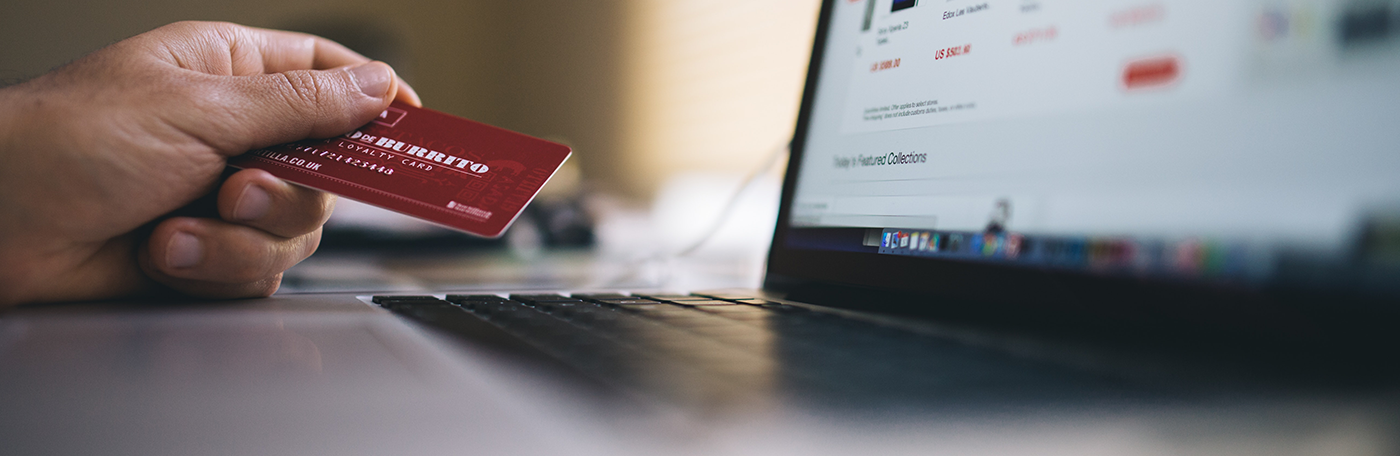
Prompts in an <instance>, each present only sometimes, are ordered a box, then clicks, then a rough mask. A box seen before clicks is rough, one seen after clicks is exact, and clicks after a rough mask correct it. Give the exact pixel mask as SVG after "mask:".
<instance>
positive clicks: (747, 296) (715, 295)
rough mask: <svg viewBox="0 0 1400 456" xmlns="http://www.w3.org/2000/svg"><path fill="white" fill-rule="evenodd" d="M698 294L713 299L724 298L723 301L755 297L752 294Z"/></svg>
mask: <svg viewBox="0 0 1400 456" xmlns="http://www.w3.org/2000/svg"><path fill="white" fill-rule="evenodd" d="M699 295H700V296H709V297H711V298H713V299H721V300H725V301H739V300H743V299H755V298H754V297H753V296H749V295H730V294H705V293H699Z"/></svg>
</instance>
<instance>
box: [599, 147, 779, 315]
mask: <svg viewBox="0 0 1400 456" xmlns="http://www.w3.org/2000/svg"><path fill="white" fill-rule="evenodd" d="M789 146H790V144H788V143H783V144H779V145H778V146H777V147H774V148H773V149H772V151H771V152H769V153H768V156H767V157H764V159H763V161H762V162H761V163H759V165H758V167H757V168H754V169H753V170H752V171H750V172H749V174H748V176H745V177H744V180H743V181H741V182H740V183H739V188H738V189H736V190H734V194H732V195H730V197H729V201H728V202H726V203H725V204H724V208H723V209H720V212H719V214H717V215H715V218H714V220H713V221H712V222H711V223H710V225H709V226H708V227H706V228H705V231H703V232H701V234H700V236H699V237H698V238H696V239H695V240H694V241H692V242H691V243H690V244H687V245H686V246H685V247H683V248H681V249H679V250H676V251H674V252H671V253H665V252H655V253H652V254H649V255H645V256H643V257H641V258H637V259H634V260H631V261H627V262H626V263H625V264H624V266H622V268H623V272H622V274H621V275H619V276H618V277H615V278H613V279H610V280H604V281H602V284H600V285H596V287H597V288H613V287H614V286H618V285H623V283H622V282H623V281H625V280H628V279H630V278H633V277H637V276H638V275H639V273H640V272H642V270H643V269H644V267H645V266H647V265H648V264H650V263H653V262H660V263H661V264H663V265H665V267H663V268H660V270H659V272H661V277H658V278H655V280H651V281H648V282H650V283H652V284H653V285H656V284H661V283H666V282H667V281H668V278H669V276H670V269H671V268H670V263H671V261H672V260H675V259H677V258H682V257H686V256H689V255H690V254H692V253H695V252H696V251H697V250H699V249H700V247H702V246H704V245H705V243H707V242H709V241H710V240H711V239H713V238H714V236H715V234H717V233H719V230H720V228H723V227H724V223H725V222H727V221H729V218H730V217H731V216H733V215H734V212H735V209H737V208H738V207H739V202H741V201H743V196H744V193H745V192H747V191H748V189H749V188H750V187H752V186H753V184H754V183H756V182H758V179H759V178H760V177H763V175H764V174H765V173H767V172H768V171H769V170H770V169H771V168H772V167H773V165H774V164H776V163H778V162H780V161H781V160H779V159H780V158H782V157H783V156H784V155H786V154H787V152H788V147H789Z"/></svg>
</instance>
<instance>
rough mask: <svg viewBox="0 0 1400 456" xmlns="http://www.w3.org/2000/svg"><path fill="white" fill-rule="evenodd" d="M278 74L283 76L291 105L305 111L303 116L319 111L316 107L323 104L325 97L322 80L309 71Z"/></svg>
mask: <svg viewBox="0 0 1400 456" xmlns="http://www.w3.org/2000/svg"><path fill="white" fill-rule="evenodd" d="M277 74H278V75H279V76H281V83H282V85H283V86H284V87H285V89H286V90H285V91H284V93H285V95H286V97H287V101H288V102H289V104H291V105H292V106H294V107H296V108H297V109H298V110H301V111H303V112H302V114H310V113H312V112H314V111H316V110H317V109H316V107H317V106H319V105H320V104H321V101H322V99H323V98H324V95H325V87H324V83H323V82H322V81H321V79H320V78H318V77H316V75H315V74H313V73H311V72H308V71H290V72H285V73H277Z"/></svg>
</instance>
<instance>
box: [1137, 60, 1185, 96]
mask: <svg viewBox="0 0 1400 456" xmlns="http://www.w3.org/2000/svg"><path fill="white" fill-rule="evenodd" d="M1180 75H1181V65H1180V63H1179V62H1178V59H1177V58H1176V56H1169V57H1153V58H1150V59H1142V60H1137V61H1133V62H1129V63H1128V66H1127V67H1126V68H1124V69H1123V87H1126V88H1129V89H1141V88H1147V87H1158V86H1163V85H1167V84H1171V83H1173V82H1176V78H1177V77H1178V76H1180Z"/></svg>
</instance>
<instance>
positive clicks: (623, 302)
mask: <svg viewBox="0 0 1400 456" xmlns="http://www.w3.org/2000/svg"><path fill="white" fill-rule="evenodd" d="M598 302H602V303H605V304H612V305H614V306H636V305H666V304H662V303H660V302H657V301H652V300H650V299H602V300H599V301H598Z"/></svg>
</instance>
